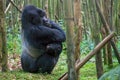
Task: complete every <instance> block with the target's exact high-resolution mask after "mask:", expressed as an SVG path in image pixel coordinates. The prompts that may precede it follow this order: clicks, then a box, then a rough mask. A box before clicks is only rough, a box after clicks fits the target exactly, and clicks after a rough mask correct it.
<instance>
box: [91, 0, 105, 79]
mask: <svg viewBox="0 0 120 80" xmlns="http://www.w3.org/2000/svg"><path fill="white" fill-rule="evenodd" d="M91 5H92V8H93V9H92V12H93V13H92V21H93V22H92V23H93V31H94V32H93V38H94V42H95V46H96V45H97V44H98V43H99V42H100V30H99V27H100V26H99V25H98V21H97V20H98V17H97V13H96V11H95V10H96V7H95V1H92V3H91ZM95 62H96V71H97V78H98V79H99V78H100V77H101V76H102V74H103V65H102V55H101V51H98V53H97V54H96V56H95Z"/></svg>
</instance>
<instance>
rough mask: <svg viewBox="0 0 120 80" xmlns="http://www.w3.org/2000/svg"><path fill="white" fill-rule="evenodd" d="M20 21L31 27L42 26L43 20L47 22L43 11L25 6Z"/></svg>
mask: <svg viewBox="0 0 120 80" xmlns="http://www.w3.org/2000/svg"><path fill="white" fill-rule="evenodd" d="M22 19H23V20H24V21H26V22H28V23H31V24H33V25H38V24H43V20H47V19H46V13H45V11H43V10H41V9H38V8H36V7H34V6H32V5H29V6H26V7H25V8H24V10H23V13H22Z"/></svg>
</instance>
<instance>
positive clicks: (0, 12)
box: [0, 0, 8, 71]
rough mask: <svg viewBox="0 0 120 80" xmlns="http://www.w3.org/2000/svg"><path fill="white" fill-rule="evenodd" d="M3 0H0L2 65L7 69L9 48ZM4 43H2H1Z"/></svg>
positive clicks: (3, 69) (4, 69)
mask: <svg viewBox="0 0 120 80" xmlns="http://www.w3.org/2000/svg"><path fill="white" fill-rule="evenodd" d="M3 2H4V1H3V0H0V58H1V59H0V60H1V61H0V62H1V63H2V64H0V66H2V71H7V69H8V67H7V57H8V55H7V50H6V33H5V26H4V24H5V23H4V17H5V15H4V7H3V6H4V4H3ZM1 43H2V44H1Z"/></svg>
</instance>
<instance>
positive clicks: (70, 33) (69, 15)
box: [64, 0, 76, 80]
mask: <svg viewBox="0 0 120 80" xmlns="http://www.w3.org/2000/svg"><path fill="white" fill-rule="evenodd" d="M64 2H65V3H64V6H65V19H66V35H67V57H68V80H76V71H75V58H74V54H75V46H74V45H75V44H74V21H73V9H72V5H73V4H72V3H73V2H72V0H64ZM66 4H69V5H66Z"/></svg>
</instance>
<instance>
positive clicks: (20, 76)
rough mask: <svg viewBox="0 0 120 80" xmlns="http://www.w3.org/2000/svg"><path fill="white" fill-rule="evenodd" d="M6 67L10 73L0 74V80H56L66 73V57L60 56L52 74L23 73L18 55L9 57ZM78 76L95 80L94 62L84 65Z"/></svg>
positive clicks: (82, 78)
mask: <svg viewBox="0 0 120 80" xmlns="http://www.w3.org/2000/svg"><path fill="white" fill-rule="evenodd" d="M8 67H9V69H10V71H8V72H3V73H0V80H58V78H59V77H60V76H61V75H62V74H64V73H65V72H66V71H67V64H66V55H65V54H61V55H60V58H59V61H58V63H57V65H56V67H55V68H54V70H53V72H52V74H42V73H37V74H33V73H27V72H24V71H23V70H22V69H21V65H20V56H19V55H14V59H13V57H10V56H9V64H8ZM80 74H81V76H80V79H81V80H97V78H96V68H95V63H94V61H90V62H88V63H87V64H86V65H84V66H83V68H81V70H80Z"/></svg>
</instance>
